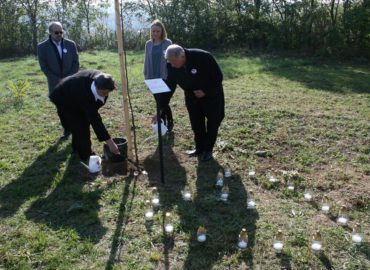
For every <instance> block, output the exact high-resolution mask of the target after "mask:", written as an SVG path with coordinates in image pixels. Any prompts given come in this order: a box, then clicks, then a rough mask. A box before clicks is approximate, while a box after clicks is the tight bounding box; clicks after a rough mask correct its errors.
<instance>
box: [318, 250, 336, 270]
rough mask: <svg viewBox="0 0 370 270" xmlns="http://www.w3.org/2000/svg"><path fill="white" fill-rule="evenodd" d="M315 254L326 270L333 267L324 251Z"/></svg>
mask: <svg viewBox="0 0 370 270" xmlns="http://www.w3.org/2000/svg"><path fill="white" fill-rule="evenodd" d="M316 256H317V258H318V259H319V260H320V261H321V263H322V264H323V265H324V266H325V268H326V269H327V270H331V269H333V266H332V265H331V262H330V260H329V258H328V256H326V255H325V254H324V253H320V254H318V255H316Z"/></svg>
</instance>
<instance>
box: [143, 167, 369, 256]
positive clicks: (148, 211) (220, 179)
mask: <svg viewBox="0 0 370 270" xmlns="http://www.w3.org/2000/svg"><path fill="white" fill-rule="evenodd" d="M248 176H249V177H250V178H254V177H255V171H254V170H253V169H250V170H249V172H248ZM224 177H226V178H229V177H231V170H230V169H229V168H228V167H226V168H225V169H224V170H220V171H219V172H218V174H217V177H216V186H217V187H222V189H221V193H220V200H221V201H223V202H226V201H227V200H228V197H229V188H228V186H227V185H224ZM268 178H269V181H270V182H277V179H276V177H274V176H273V175H271V174H269V175H268ZM287 184H288V186H287V188H288V190H290V191H293V190H294V183H292V182H288V183H287ZM182 196H183V199H184V201H191V200H192V194H191V191H190V189H189V188H188V187H185V188H184V190H183V191H182ZM304 200H305V201H307V202H310V201H312V200H313V194H312V192H311V191H310V190H308V189H307V190H305V192H304ZM159 206H160V199H159V194H158V190H157V188H156V187H153V189H152V198H151V200H146V201H145V219H146V221H147V222H151V221H152V220H153V216H154V209H155V208H158V207H159ZM255 207H256V203H255V201H254V198H253V192H252V191H251V190H250V191H249V192H248V197H247V202H246V208H247V209H255ZM321 211H322V212H323V213H324V214H329V212H330V204H329V200H328V197H327V196H326V195H324V197H323V200H322V204H321ZM337 223H338V224H339V225H341V226H347V225H348V217H347V215H346V207H345V206H344V205H343V206H342V207H341V209H340V211H339V215H338V217H337ZM173 229H174V226H173V224H172V216H171V213H170V212H166V213H165V217H164V230H165V232H166V233H167V234H170V233H172V232H173ZM206 235H207V230H206V229H205V227H203V226H200V227H199V228H198V230H197V241H198V242H205V241H206V238H207V236H206ZM351 236H352V241H353V242H354V243H355V244H356V245H360V244H361V242H362V240H363V236H362V232H361V227H360V225H359V224H358V223H356V225H355V226H354V228H353V232H352V235H351ZM237 246H238V247H239V248H240V249H241V250H244V249H246V248H247V246H248V233H247V230H246V229H245V228H243V229H242V230H241V232H240V234H239V238H238V242H237ZM283 246H284V243H283V232H282V231H281V230H278V231H277V234H276V236H275V240H274V243H273V248H274V250H275V252H276V253H281V251H282V249H283ZM321 249H322V243H321V233H320V231H316V232H315V234H314V235H313V238H312V242H311V250H312V251H314V252H318V251H320V250H321Z"/></svg>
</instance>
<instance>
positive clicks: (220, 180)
mask: <svg viewBox="0 0 370 270" xmlns="http://www.w3.org/2000/svg"><path fill="white" fill-rule="evenodd" d="M223 185H224V175H223V173H222V170H220V171H219V172H218V173H217V177H216V186H218V187H222V186H223Z"/></svg>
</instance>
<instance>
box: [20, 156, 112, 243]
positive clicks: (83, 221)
mask: <svg viewBox="0 0 370 270" xmlns="http://www.w3.org/2000/svg"><path fill="white" fill-rule="evenodd" d="M95 178H96V175H92V174H89V173H88V172H87V170H86V169H85V168H84V167H82V165H81V164H80V163H79V160H78V158H77V156H75V155H72V156H71V158H70V159H69V160H68V163H67V166H66V170H65V172H64V175H63V176H62V177H61V179H60V180H59V182H58V183H56V186H55V188H54V189H52V190H50V193H46V194H45V196H42V197H39V198H38V199H37V200H36V201H35V202H33V203H32V205H31V206H30V208H29V209H28V210H27V211H26V217H27V218H28V219H30V220H32V221H34V222H37V223H40V224H45V225H46V226H48V227H50V228H52V229H53V230H61V229H73V230H74V231H76V233H77V234H78V235H79V237H81V238H83V239H89V240H90V241H92V242H93V243H97V242H99V240H100V239H101V237H102V236H103V235H104V234H105V232H106V229H105V228H104V227H103V226H102V225H101V222H100V219H99V216H98V211H99V208H100V206H99V202H98V201H99V199H100V196H101V193H102V190H99V189H95V190H91V191H90V190H86V189H87V188H86V183H87V182H88V181H93V180H94V179H95ZM84 189H85V190H84ZM39 195H40V194H39Z"/></svg>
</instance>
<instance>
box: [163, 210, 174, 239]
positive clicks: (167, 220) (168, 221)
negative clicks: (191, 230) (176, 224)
mask: <svg viewBox="0 0 370 270" xmlns="http://www.w3.org/2000/svg"><path fill="white" fill-rule="evenodd" d="M164 231H165V232H166V233H168V234H170V233H172V232H173V224H172V217H171V213H170V212H166V214H165V217H164Z"/></svg>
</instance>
